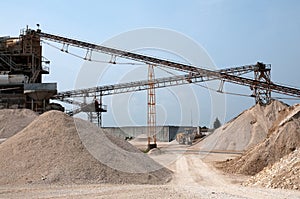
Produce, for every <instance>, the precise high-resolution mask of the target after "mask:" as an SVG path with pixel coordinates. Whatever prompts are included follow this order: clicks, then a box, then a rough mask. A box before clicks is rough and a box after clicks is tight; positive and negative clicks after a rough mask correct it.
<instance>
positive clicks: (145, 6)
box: [0, 0, 300, 125]
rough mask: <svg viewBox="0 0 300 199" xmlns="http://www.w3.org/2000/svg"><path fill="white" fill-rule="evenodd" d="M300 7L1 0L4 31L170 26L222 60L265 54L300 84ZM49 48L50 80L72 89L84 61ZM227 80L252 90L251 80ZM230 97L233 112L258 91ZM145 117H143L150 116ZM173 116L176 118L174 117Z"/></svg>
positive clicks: (226, 63)
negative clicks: (240, 82)
mask: <svg viewBox="0 0 300 199" xmlns="http://www.w3.org/2000/svg"><path fill="white" fill-rule="evenodd" d="M299 11H300V1H297V0H285V1H284V0H274V1H270V0H241V1H239V0H210V1H208V0H188V1H183V0H165V1H159V0H152V1H146V0H126V1H119V0H118V1H116V0H111V1H104V0H103V1H101V0H98V1H96V0H95V1H74V0H73V1H68V0H65V1H60V0H52V1H37V0H36V1H34V0H27V1H21V0H20V1H2V2H1V13H0V17H1V21H0V26H1V29H0V35H1V36H8V35H9V36H18V35H19V30H20V29H21V28H24V27H25V26H26V25H29V26H30V27H32V28H36V26H35V24H37V23H39V24H41V29H42V30H43V31H45V32H49V33H53V34H58V35H64V36H68V37H71V38H78V39H82V40H87V41H92V42H93V43H99V44H100V43H102V42H104V41H106V40H108V39H109V38H111V37H113V36H115V35H118V34H120V33H122V32H126V31H130V30H133V29H138V28H145V27H157V28H167V29H171V30H175V31H178V32H180V33H182V34H184V35H187V36H188V37H190V38H192V39H193V40H195V41H196V42H198V43H199V44H200V45H202V46H203V48H205V49H206V51H207V52H208V54H209V55H210V57H211V58H212V59H213V61H214V63H215V65H216V66H217V67H219V68H224V67H231V66H240V65H245V64H252V63H256V62H257V61H263V62H265V63H271V64H272V80H273V81H274V82H280V83H285V84H288V85H294V86H296V87H300V86H299V84H300V78H299V67H300V66H299V64H300V56H299V55H300V12H299ZM44 56H46V57H47V58H49V59H50V60H51V62H52V64H51V75H50V76H49V77H48V78H46V80H47V81H58V84H59V89H60V90H66V89H71V88H72V87H73V84H74V81H75V76H76V73H77V72H78V71H79V68H80V66H81V65H82V64H83V62H82V61H81V60H78V59H75V58H73V57H70V56H67V55H64V54H61V53H60V52H56V51H55V50H53V49H49V47H45V51H44ZM226 88H227V89H228V90H230V91H236V92H242V93H249V92H250V90H249V89H248V88H236V87H235V86H226ZM235 89H236V90H235ZM203 92H204V91H203ZM226 101H227V102H226V103H227V105H226V110H227V111H226V120H229V119H231V118H232V117H234V116H235V115H237V114H238V113H240V112H241V111H243V110H245V109H247V108H249V107H250V106H252V105H253V99H248V98H243V97H235V96H226ZM204 102H205V101H204ZM285 102H287V103H295V102H298V103H299V101H285ZM107 103H108V104H109V102H107ZM143 103H144V102H143ZM143 103H140V104H139V105H140V106H142V104H143ZM144 104H145V105H146V102H145V103H144ZM202 106H203V107H202V109H203V112H204V113H206V112H207V115H209V110H207V109H205V105H202ZM145 108H146V106H145ZM144 111H145V110H144ZM174 114H176V111H174ZM193 114H194V113H193ZM202 115H204V116H202V117H201V121H199V124H201V125H209V124H208V123H210V116H205V114H202ZM104 117H105V115H104ZM134 117H136V116H134ZM142 118H143V119H142V120H145V117H144V116H143V117H142ZM170 118H171V117H170ZM111 119H112V118H111V117H110V116H109V114H108V116H107V119H104V123H107V125H114V122H113V121H111ZM142 120H140V121H137V122H136V123H137V124H143V121H142ZM190 120H191V119H188V120H186V121H185V122H184V123H185V124H188V121H190ZM167 123H169V124H172V123H176V122H175V121H172V119H168V120H167Z"/></svg>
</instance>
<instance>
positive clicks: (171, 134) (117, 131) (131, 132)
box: [103, 125, 213, 142]
mask: <svg viewBox="0 0 300 199" xmlns="http://www.w3.org/2000/svg"><path fill="white" fill-rule="evenodd" d="M103 129H104V130H105V131H106V132H107V133H110V134H113V135H115V136H118V137H120V138H123V139H126V138H136V137H139V136H140V135H147V130H148V127H147V126H124V127H103ZM186 130H192V131H195V132H197V133H198V134H200V133H201V134H206V133H208V132H209V131H213V129H208V128H206V127H191V126H170V125H166V126H156V138H157V140H158V141H161V142H171V141H173V140H175V138H176V135H177V133H181V132H185V131H186Z"/></svg>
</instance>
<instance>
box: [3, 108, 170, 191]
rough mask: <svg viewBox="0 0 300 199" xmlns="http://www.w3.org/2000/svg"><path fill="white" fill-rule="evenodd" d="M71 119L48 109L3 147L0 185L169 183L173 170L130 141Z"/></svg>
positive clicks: (87, 123)
mask: <svg viewBox="0 0 300 199" xmlns="http://www.w3.org/2000/svg"><path fill="white" fill-rule="evenodd" d="M75 121H76V122H75V123H74V119H73V118H72V117H69V116H67V115H65V114H64V113H62V112H59V111H49V112H46V113H44V114H43V115H41V116H39V117H38V118H36V119H35V120H34V121H33V122H32V123H31V124H30V125H28V126H27V127H26V128H25V129H23V130H22V131H21V132H19V133H18V134H16V135H15V136H13V137H11V138H9V139H7V140H6V141H5V142H4V143H2V144H1V145H0V159H1V162H0V184H2V185H3V184H25V183H34V184H39V183H46V184H52V183H56V184H72V183H77V184H86V183H133V184H141V183H142V184H143V183H148V184H162V183H166V182H167V181H169V180H170V179H171V175H172V174H171V171H169V170H167V169H165V168H162V166H161V165H159V164H158V163H156V162H155V161H153V160H152V159H151V158H149V157H148V156H147V155H146V154H143V153H141V152H140V151H139V150H138V149H136V148H135V147H134V146H132V145H130V144H129V143H128V142H126V141H124V140H122V139H119V138H116V137H113V136H110V135H107V134H105V133H104V132H103V131H100V129H99V128H97V127H96V126H94V125H93V124H91V123H89V122H87V121H83V120H81V119H76V120H75ZM99 139H101V140H99ZM99 160H100V161H99ZM126 168H129V169H126Z"/></svg>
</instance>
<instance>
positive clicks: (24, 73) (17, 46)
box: [0, 29, 63, 113]
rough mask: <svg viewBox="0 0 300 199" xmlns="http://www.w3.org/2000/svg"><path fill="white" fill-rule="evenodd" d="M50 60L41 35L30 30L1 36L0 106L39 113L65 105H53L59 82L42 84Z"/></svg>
mask: <svg viewBox="0 0 300 199" xmlns="http://www.w3.org/2000/svg"><path fill="white" fill-rule="evenodd" d="M49 63H50V62H49V61H48V60H46V59H45V58H44V57H43V56H42V46H41V42H40V37H39V35H37V34H34V33H33V32H32V31H30V30H29V29H24V30H21V33H20V35H19V37H0V108H27V109H31V110H34V111H36V112H39V113H43V112H45V111H46V110H50V109H59V110H63V108H62V107H61V106H60V105H58V104H50V98H51V97H52V96H54V95H55V94H57V84H56V83H43V82H42V75H45V74H49V67H47V66H46V65H47V64H49Z"/></svg>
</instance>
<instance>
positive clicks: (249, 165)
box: [223, 105, 300, 175]
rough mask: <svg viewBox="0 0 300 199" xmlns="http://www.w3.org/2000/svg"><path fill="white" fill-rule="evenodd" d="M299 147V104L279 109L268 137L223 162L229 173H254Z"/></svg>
mask: <svg viewBox="0 0 300 199" xmlns="http://www.w3.org/2000/svg"><path fill="white" fill-rule="evenodd" d="M298 147H300V105H295V106H292V107H289V108H286V109H285V110H283V111H281V114H280V116H279V117H278V120H277V121H275V122H274V126H273V127H272V128H271V129H270V132H269V134H268V137H267V138H266V139H265V140H264V141H263V142H262V143H260V144H258V145H257V146H255V147H254V148H252V149H251V150H249V151H247V152H246V153H245V154H243V155H242V156H241V157H239V158H237V159H234V160H231V161H228V162H226V163H224V165H223V166H224V167H225V168H224V169H225V170H226V171H228V172H231V173H241V174H246V175H255V174H257V173H258V172H260V171H261V170H263V168H264V167H266V166H271V165H273V164H274V163H275V162H276V161H279V160H280V159H281V158H282V157H284V156H285V155H288V154H289V153H291V152H292V151H294V150H295V149H296V148H298Z"/></svg>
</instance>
